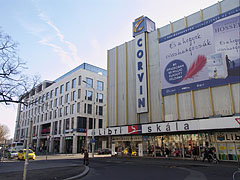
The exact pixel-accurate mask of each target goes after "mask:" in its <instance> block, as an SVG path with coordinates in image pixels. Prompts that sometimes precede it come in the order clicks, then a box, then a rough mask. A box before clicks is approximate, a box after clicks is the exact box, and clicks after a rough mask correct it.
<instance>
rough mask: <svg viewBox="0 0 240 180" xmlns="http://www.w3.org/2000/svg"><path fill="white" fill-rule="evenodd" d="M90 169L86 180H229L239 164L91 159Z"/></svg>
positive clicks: (143, 159)
mask: <svg viewBox="0 0 240 180" xmlns="http://www.w3.org/2000/svg"><path fill="white" fill-rule="evenodd" d="M89 167H90V171H89V173H88V175H87V176H85V177H84V178H82V179H83V180H94V179H98V180H106V179H114V180H118V179H119V180H122V179H124V180H133V179H138V180H147V179H151V180H155V179H156V180H159V179H163V180H168V179H169V180H173V179H177V180H227V179H232V174H233V172H234V171H235V170H236V169H237V164H236V163H235V164H234V163H225V162H221V163H220V164H211V163H208V162H201V161H192V160H191V161H190V160H172V159H171V160H167V159H152V158H150V159H149V158H101V159H100V158H98V159H94V160H90V165H89Z"/></svg>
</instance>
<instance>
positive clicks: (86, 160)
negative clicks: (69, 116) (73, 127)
mask: <svg viewBox="0 0 240 180" xmlns="http://www.w3.org/2000/svg"><path fill="white" fill-rule="evenodd" d="M88 159H89V158H88V151H87V150H86V149H85V150H84V158H83V164H84V165H86V166H88V164H89V161H88Z"/></svg>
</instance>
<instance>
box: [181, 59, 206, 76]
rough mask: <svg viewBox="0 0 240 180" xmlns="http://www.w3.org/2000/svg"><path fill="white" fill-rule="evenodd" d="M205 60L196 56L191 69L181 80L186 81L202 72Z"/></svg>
mask: <svg viewBox="0 0 240 180" xmlns="http://www.w3.org/2000/svg"><path fill="white" fill-rule="evenodd" d="M206 63H207V58H206V57H205V56H204V55H198V57H197V60H195V61H194V62H193V64H192V65H191V67H190V68H189V69H188V72H187V74H186V75H185V77H184V78H183V80H186V79H188V78H193V76H195V75H196V74H197V73H198V72H199V71H201V70H202V68H203V67H204V66H205V65H206Z"/></svg>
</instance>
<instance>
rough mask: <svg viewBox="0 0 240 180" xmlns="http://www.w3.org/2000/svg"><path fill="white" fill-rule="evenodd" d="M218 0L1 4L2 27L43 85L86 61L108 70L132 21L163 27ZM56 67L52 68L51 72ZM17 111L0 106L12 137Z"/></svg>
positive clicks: (13, 0) (7, 0) (8, 0)
mask: <svg viewBox="0 0 240 180" xmlns="http://www.w3.org/2000/svg"><path fill="white" fill-rule="evenodd" d="M215 3H217V0H181V1H179V0H167V1H165V0H161V1H160V0H147V1H146V0H145V1H144V0H137V1H136V0H114V1H113V0H92V1H83V0H0V4H1V6H0V27H1V30H2V31H4V32H5V33H8V34H9V35H10V36H11V37H12V38H13V39H14V40H15V41H17V42H18V43H19V56H20V57H21V58H22V59H23V60H25V61H27V66H28V69H27V70H26V72H25V73H26V74H39V75H41V79H42V80H55V79H57V78H58V77H59V76H61V75H63V74H64V73H66V72H68V71H69V70H71V69H73V68H74V67H76V66H78V65H80V64H81V63H83V62H87V63H90V64H93V65H96V66H99V67H102V68H105V69H106V68H107V50H108V49H111V48H114V47H115V46H118V45H120V44H123V43H124V42H127V41H129V40H131V39H132V38H133V37H132V22H133V21H134V19H136V18H137V17H139V16H142V15H145V16H148V17H149V18H150V19H152V20H153V21H154V22H155V23H156V27H157V28H159V27H162V26H165V25H167V24H169V21H171V22H174V21H176V20H178V19H181V18H183V17H184V16H188V15H190V14H192V13H194V12H197V11H199V10H200V9H204V8H206V7H208V6H211V5H213V4H215ZM53 67H54V68H53ZM16 111H17V106H8V107H6V106H5V105H3V104H2V105H1V104H0V124H6V125H7V126H8V127H9V129H10V137H13V134H14V128H15V121H16V113H17V112H16Z"/></svg>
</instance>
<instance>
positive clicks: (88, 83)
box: [85, 78, 93, 88]
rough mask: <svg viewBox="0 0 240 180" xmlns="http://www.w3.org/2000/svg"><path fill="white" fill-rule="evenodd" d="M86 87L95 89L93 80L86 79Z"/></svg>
mask: <svg viewBox="0 0 240 180" xmlns="http://www.w3.org/2000/svg"><path fill="white" fill-rule="evenodd" d="M85 84H86V87H88V88H92V87H93V80H92V79H91V78H86V83H85Z"/></svg>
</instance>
